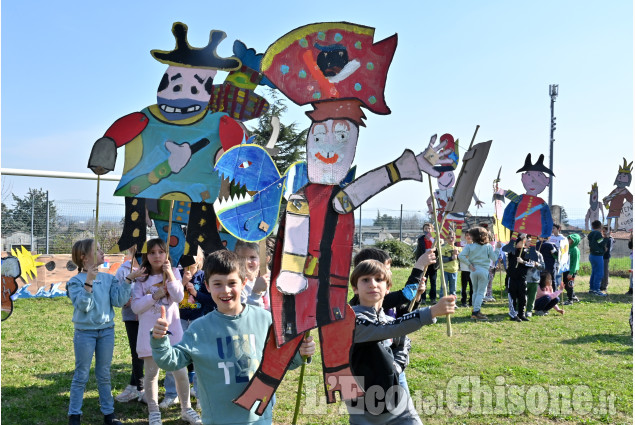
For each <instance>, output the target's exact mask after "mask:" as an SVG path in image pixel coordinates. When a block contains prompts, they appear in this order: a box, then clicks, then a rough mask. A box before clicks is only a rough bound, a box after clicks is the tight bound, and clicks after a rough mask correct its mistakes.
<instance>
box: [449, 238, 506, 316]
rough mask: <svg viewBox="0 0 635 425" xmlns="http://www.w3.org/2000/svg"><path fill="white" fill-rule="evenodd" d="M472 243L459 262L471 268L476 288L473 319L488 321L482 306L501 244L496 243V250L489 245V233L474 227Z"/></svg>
mask: <svg viewBox="0 0 635 425" xmlns="http://www.w3.org/2000/svg"><path fill="white" fill-rule="evenodd" d="M469 233H470V236H471V237H472V243H471V244H469V245H467V246H466V247H465V248H463V251H461V253H460V254H459V261H461V262H463V263H465V264H467V265H468V266H469V267H470V271H471V273H470V280H472V285H473V286H474V301H473V307H472V319H475V320H487V316H486V315H484V314H483V313H481V305H482V304H483V298H484V297H485V292H486V291H487V284H488V282H489V265H490V262H491V261H496V260H497V259H498V255H499V254H500V248H501V243H500V242H497V243H496V249H494V248H492V245H490V244H489V232H488V231H487V230H486V229H484V228H482V227H474V228H472V229H470V230H469Z"/></svg>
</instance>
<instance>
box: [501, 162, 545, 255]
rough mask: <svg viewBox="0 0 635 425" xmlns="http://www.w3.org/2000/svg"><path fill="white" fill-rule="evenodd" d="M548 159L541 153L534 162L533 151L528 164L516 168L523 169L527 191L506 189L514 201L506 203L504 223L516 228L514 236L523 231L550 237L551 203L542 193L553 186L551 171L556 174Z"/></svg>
mask: <svg viewBox="0 0 635 425" xmlns="http://www.w3.org/2000/svg"><path fill="white" fill-rule="evenodd" d="M544 159H545V156H544V155H542V154H541V155H540V156H539V157H538V161H536V163H535V164H534V163H532V162H531V154H527V157H526V158H525V164H524V165H523V166H522V168H520V169H519V170H518V171H516V172H517V173H521V172H522V173H523V174H522V176H521V181H522V183H523V187H524V188H525V194H523V195H518V194H516V193H514V192H512V191H511V190H506V191H505V197H506V198H507V199H509V200H510V201H511V202H510V203H509V204H508V205H507V207H505V211H504V213H503V221H502V224H503V226H505V227H506V228H508V229H509V230H510V231H511V232H512V234H511V239H512V240H514V239H516V235H517V234H519V233H525V234H527V235H529V236H534V237H541V238H548V237H549V236H550V235H551V231H552V230H553V219H552V217H551V210H550V209H549V205H547V203H546V202H545V201H544V200H543V199H542V198H540V197H539V196H538V195H539V194H540V193H542V192H543V191H544V190H545V189H546V188H547V186H549V177H547V174H550V175H552V176H554V177H555V174H553V172H552V171H551V170H550V169H549V168H548V167H546V166H545V165H544V164H543V161H544ZM533 242H535V238H534V239H533Z"/></svg>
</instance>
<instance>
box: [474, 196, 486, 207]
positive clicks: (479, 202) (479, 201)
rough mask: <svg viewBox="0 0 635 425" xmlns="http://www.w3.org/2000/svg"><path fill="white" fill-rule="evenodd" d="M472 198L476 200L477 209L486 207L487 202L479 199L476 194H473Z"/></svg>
mask: <svg viewBox="0 0 635 425" xmlns="http://www.w3.org/2000/svg"><path fill="white" fill-rule="evenodd" d="M472 198H473V199H474V205H476V208H481V207H482V206H483V205H485V202H483V201H481V200H480V199H478V196H476V193H473V194H472Z"/></svg>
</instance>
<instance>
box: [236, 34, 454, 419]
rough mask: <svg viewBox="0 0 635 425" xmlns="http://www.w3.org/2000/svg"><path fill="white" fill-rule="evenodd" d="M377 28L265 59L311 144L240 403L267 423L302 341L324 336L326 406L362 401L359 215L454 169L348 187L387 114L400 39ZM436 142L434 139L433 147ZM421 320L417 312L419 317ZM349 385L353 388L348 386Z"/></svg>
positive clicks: (292, 43)
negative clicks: (356, 250)
mask: <svg viewBox="0 0 635 425" xmlns="http://www.w3.org/2000/svg"><path fill="white" fill-rule="evenodd" d="M373 36H374V29H373V28H369V27H364V26H361V25H355V24H351V23H346V22H335V23H318V24H311V25H307V26H304V27H301V28H298V29H295V30H293V31H291V32H290V33H288V34H286V35H284V36H283V37H281V38H280V39H278V40H277V41H276V42H275V43H273V44H272V45H271V46H270V47H269V48H268V50H267V51H266V53H265V56H264V58H263V60H262V65H261V70H262V72H263V73H264V75H265V76H266V77H267V78H268V79H269V80H271V81H272V83H273V84H274V85H275V86H276V87H277V88H278V89H279V90H280V91H281V92H282V93H283V94H285V95H286V96H287V97H288V98H289V99H291V100H292V101H293V102H295V103H296V104H298V105H308V104H310V105H312V106H313V110H312V111H310V112H307V115H308V116H309V117H310V119H311V127H310V129H309V132H308V136H307V145H306V153H307V155H306V157H307V164H306V167H307V168H306V172H307V178H308V181H307V183H306V184H305V185H304V186H302V187H298V188H297V189H295V190H294V192H293V193H292V194H290V196H289V201H288V203H287V207H286V211H285V214H284V217H283V219H282V220H281V222H280V226H279V232H278V242H277V244H276V248H275V254H274V262H273V269H272V274H271V275H272V281H271V288H270V291H271V305H272V314H273V325H272V328H271V330H270V333H269V336H268V340H267V343H266V347H265V352H264V357H263V360H262V363H261V365H260V368H259V369H258V371H257V372H256V374H255V375H254V377H253V378H252V380H251V382H250V383H249V385H248V387H247V388H246V390H245V391H244V392H243V394H241V396H240V397H238V398H237V399H236V400H235V401H234V402H235V403H237V404H238V405H240V406H242V407H244V408H246V409H251V408H252V407H253V406H254V404H255V403H256V402H257V401H259V402H260V404H259V406H258V408H257V409H256V413H258V414H262V413H263V412H264V410H265V408H266V407H267V404H268V403H269V402H270V400H271V397H272V395H273V393H274V391H275V389H276V388H277V386H278V385H279V383H280V381H281V380H282V378H283V376H284V373H285V371H286V369H287V367H288V365H289V362H290V361H291V360H292V358H293V356H294V354H295V353H296V351H297V350H298V348H299V346H300V344H301V342H302V339H303V337H304V334H305V332H307V331H309V330H310V329H314V328H319V336H320V344H321V348H322V349H321V353H322V366H323V373H324V386H325V392H326V395H327V402H329V403H333V402H335V401H336V398H335V393H336V392H340V396H341V398H342V399H344V400H348V399H353V398H356V397H358V396H359V395H360V394H361V393H360V391H359V389H358V388H357V387H356V386H355V385H351V384H353V383H354V380H353V378H352V376H351V375H352V372H351V369H350V366H349V358H350V349H351V346H352V342H353V332H354V328H355V314H354V313H353V311H352V309H351V308H350V307H349V306H348V304H347V302H346V301H347V294H348V278H349V272H350V265H351V257H352V249H353V232H354V218H353V210H354V209H355V208H357V207H358V206H360V205H361V204H362V203H364V202H365V201H367V200H368V199H370V198H371V197H372V196H374V195H375V194H377V193H378V192H380V191H381V190H383V189H385V188H387V187H389V186H392V185H393V184H395V183H397V182H399V181H401V180H406V179H411V180H419V181H421V180H422V172H425V173H429V174H430V175H433V176H435V177H436V176H438V175H439V172H438V171H436V170H434V168H433V166H435V165H447V164H449V163H451V162H452V159H450V158H449V157H448V156H449V154H450V153H451V151H449V150H446V149H444V144H442V143H439V144H436V145H432V146H430V150H429V151H428V152H430V151H433V152H434V154H435V157H436V158H438V161H436V162H433V163H430V162H428V161H427V159H426V158H424V154H423V153H420V154H418V155H416V154H415V153H414V152H413V151H411V150H406V151H405V152H404V153H403V154H402V155H401V156H400V157H399V158H397V159H395V160H394V161H392V162H390V163H388V164H386V165H384V166H382V167H379V168H376V169H374V170H372V171H369V172H368V173H366V174H364V175H362V176H361V177H359V178H357V179H355V180H354V181H352V182H350V183H348V184H346V183H347V182H348V181H349V177H350V169H351V164H352V162H353V159H354V156H355V149H356V147H357V140H358V137H359V132H360V127H362V126H364V122H363V119H364V118H365V115H364V112H363V110H362V108H365V109H367V110H369V111H371V112H373V113H376V114H388V113H390V109H389V108H388V106H387V105H386V102H385V99H384V93H383V92H384V85H385V81H386V76H387V72H388V67H389V65H390V62H391V61H392V57H393V55H394V52H395V49H396V45H397V36H396V35H393V36H391V37H388V38H387V39H385V40H382V41H379V42H377V43H375V42H374V41H373ZM435 139H436V138H435ZM413 314H417V313H413ZM347 383H348V385H347Z"/></svg>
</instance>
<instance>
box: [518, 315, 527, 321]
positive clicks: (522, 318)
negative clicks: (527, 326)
mask: <svg viewBox="0 0 635 425" xmlns="http://www.w3.org/2000/svg"><path fill="white" fill-rule="evenodd" d="M519 318H520V321H521V322H529V317H527V316H525V315H522V316H519Z"/></svg>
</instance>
